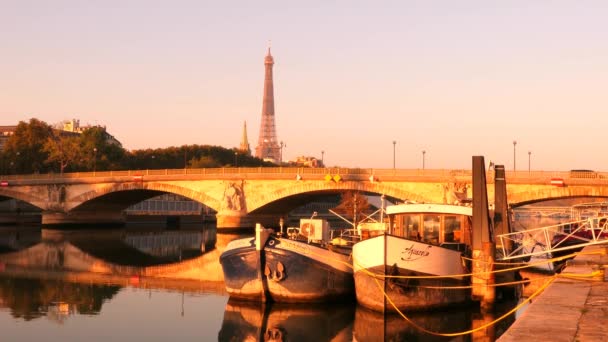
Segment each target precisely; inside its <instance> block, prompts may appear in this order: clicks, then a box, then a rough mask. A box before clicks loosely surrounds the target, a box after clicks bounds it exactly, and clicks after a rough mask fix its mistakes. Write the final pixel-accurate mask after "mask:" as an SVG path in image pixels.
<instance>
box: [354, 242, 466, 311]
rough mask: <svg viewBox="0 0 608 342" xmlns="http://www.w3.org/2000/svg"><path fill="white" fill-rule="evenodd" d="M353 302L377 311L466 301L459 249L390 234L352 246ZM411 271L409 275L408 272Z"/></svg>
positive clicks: (464, 272) (439, 305)
mask: <svg viewBox="0 0 608 342" xmlns="http://www.w3.org/2000/svg"><path fill="white" fill-rule="evenodd" d="M353 267H354V272H355V289H356V291H355V292H356V296H357V301H358V302H359V304H361V305H363V306H365V307H367V308H370V309H373V310H377V311H385V310H388V311H396V309H399V310H427V309H432V308H436V307H443V306H449V305H453V304H459V303H464V302H468V301H470V298H471V297H470V290H469V289H468V288H455V287H462V286H463V285H469V279H468V277H467V276H465V274H467V273H468V271H467V269H466V267H465V265H464V263H463V260H462V258H461V253H460V252H458V251H455V250H451V249H447V248H442V247H439V246H436V245H431V244H427V243H423V242H419V241H414V240H409V239H406V238H402V237H397V236H393V235H380V236H377V237H373V238H370V239H367V240H364V241H361V242H358V243H357V244H355V245H354V247H353ZM412 277H413V278H412Z"/></svg>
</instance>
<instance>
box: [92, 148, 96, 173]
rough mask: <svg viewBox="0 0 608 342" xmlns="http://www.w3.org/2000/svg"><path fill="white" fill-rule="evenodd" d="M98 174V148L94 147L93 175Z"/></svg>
mask: <svg viewBox="0 0 608 342" xmlns="http://www.w3.org/2000/svg"><path fill="white" fill-rule="evenodd" d="M95 172H97V147H93V173H95Z"/></svg>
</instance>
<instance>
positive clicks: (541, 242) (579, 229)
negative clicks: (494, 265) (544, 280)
mask: <svg viewBox="0 0 608 342" xmlns="http://www.w3.org/2000/svg"><path fill="white" fill-rule="evenodd" d="M496 242H497V243H496V244H497V246H498V247H497V248H498V249H499V251H502V257H501V258H500V260H512V259H520V258H527V257H534V256H542V255H549V256H551V255H552V254H553V253H555V252H561V251H567V250H573V249H581V248H583V247H585V246H591V245H598V244H608V216H599V217H591V218H587V219H584V220H579V221H571V222H565V223H560V224H556V225H552V226H546V227H540V228H533V229H527V230H520V231H516V232H513V233H508V234H500V235H497V236H496ZM500 249H501V250H500ZM497 255H500V254H499V253H497Z"/></svg>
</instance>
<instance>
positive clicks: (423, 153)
mask: <svg viewBox="0 0 608 342" xmlns="http://www.w3.org/2000/svg"><path fill="white" fill-rule="evenodd" d="M425 154H426V151H425V150H422V169H423V170H424V155H425Z"/></svg>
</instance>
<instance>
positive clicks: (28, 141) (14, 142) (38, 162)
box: [3, 118, 52, 173]
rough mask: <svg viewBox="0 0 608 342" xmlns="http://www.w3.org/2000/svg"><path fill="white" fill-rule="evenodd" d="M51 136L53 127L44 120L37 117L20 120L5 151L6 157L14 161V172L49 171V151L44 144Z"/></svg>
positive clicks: (5, 146)
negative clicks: (47, 162) (45, 149)
mask: <svg viewBox="0 0 608 342" xmlns="http://www.w3.org/2000/svg"><path fill="white" fill-rule="evenodd" d="M51 136H52V130H51V127H50V126H49V125H48V124H46V123H45V122H43V121H40V120H38V119H35V118H32V119H30V121H29V122H25V121H20V122H19V124H18V125H17V128H16V129H15V133H14V134H13V135H12V136H11V137H10V138H9V139H8V140H7V141H6V144H5V145H4V151H3V154H4V155H5V158H6V159H7V160H10V161H11V162H12V165H11V166H12V167H11V168H12V169H13V172H15V173H38V172H47V171H48V166H47V164H46V160H47V159H48V153H47V152H46V151H44V148H43V146H44V144H46V142H47V140H48V138H49V137H51Z"/></svg>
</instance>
